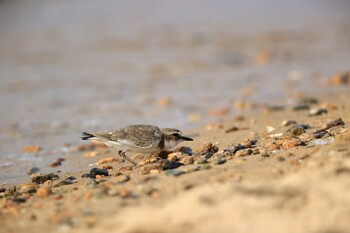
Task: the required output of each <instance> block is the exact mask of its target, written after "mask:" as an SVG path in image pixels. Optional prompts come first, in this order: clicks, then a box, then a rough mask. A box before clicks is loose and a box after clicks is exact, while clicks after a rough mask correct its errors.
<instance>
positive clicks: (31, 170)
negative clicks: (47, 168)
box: [27, 167, 40, 175]
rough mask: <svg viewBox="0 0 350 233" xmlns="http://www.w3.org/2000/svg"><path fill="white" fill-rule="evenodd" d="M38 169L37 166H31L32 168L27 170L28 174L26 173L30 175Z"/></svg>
mask: <svg viewBox="0 0 350 233" xmlns="http://www.w3.org/2000/svg"><path fill="white" fill-rule="evenodd" d="M39 171H40V169H39V168H37V167H33V168H31V169H30V170H29V171H28V172H27V174H28V175H32V174H34V173H38V172H39Z"/></svg>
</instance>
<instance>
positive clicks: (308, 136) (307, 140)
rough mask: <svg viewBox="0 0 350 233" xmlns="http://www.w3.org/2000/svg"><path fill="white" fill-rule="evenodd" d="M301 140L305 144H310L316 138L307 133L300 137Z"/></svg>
mask: <svg viewBox="0 0 350 233" xmlns="http://www.w3.org/2000/svg"><path fill="white" fill-rule="evenodd" d="M299 138H300V140H302V141H303V142H309V141H312V140H314V139H315V136H314V135H312V134H307V133H303V134H301V135H299Z"/></svg>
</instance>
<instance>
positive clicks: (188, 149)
mask: <svg viewBox="0 0 350 233" xmlns="http://www.w3.org/2000/svg"><path fill="white" fill-rule="evenodd" d="M176 151H177V152H181V153H182V154H187V155H193V152H192V149H191V147H188V146H182V147H179V148H178V149H176Z"/></svg>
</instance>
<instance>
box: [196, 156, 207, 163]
mask: <svg viewBox="0 0 350 233" xmlns="http://www.w3.org/2000/svg"><path fill="white" fill-rule="evenodd" d="M205 163H208V160H207V159H206V158H204V157H201V158H199V159H198V160H196V161H195V162H194V164H205Z"/></svg>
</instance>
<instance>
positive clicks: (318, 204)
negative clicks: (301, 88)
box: [0, 93, 350, 232]
mask: <svg viewBox="0 0 350 233" xmlns="http://www.w3.org/2000/svg"><path fill="white" fill-rule="evenodd" d="M318 98H320V99H319V100H320V102H319V103H317V104H312V105H311V108H322V109H323V108H325V109H326V110H327V113H326V114H321V115H318V116H308V111H309V110H301V111H294V110H292V109H290V108H287V109H276V108H269V109H268V110H266V111H262V113H261V114H247V115H242V116H241V117H230V118H228V119H225V120H224V121H221V120H220V121H218V122H214V123H210V124H207V125H204V126H202V127H200V128H196V129H191V130H188V131H187V132H185V133H186V134H190V135H191V134H192V135H198V136H197V137H195V141H194V142H193V143H182V144H180V145H179V146H178V148H182V149H177V150H176V152H174V153H170V152H169V153H170V154H169V153H164V154H161V156H162V157H163V158H164V159H166V160H164V161H162V162H156V161H155V159H154V158H152V157H149V158H147V157H142V156H139V155H135V156H133V159H137V160H140V161H142V162H141V163H144V164H145V165H143V166H141V167H137V168H135V167H131V166H130V164H128V163H127V162H125V163H120V162H119V161H118V157H117V156H115V155H114V153H113V152H111V151H110V150H109V149H108V148H105V147H102V146H100V145H96V144H84V145H83V144H82V145H77V146H81V154H82V155H83V154H89V153H90V155H91V156H93V155H95V156H93V157H90V158H88V159H89V160H94V161H95V162H98V161H100V164H99V165H96V167H99V168H102V169H106V170H107V171H108V176H103V175H97V176H96V177H95V178H89V177H87V178H83V177H82V176H83V175H84V174H86V173H89V171H88V170H84V171H78V172H61V173H53V174H52V175H47V174H46V176H40V175H33V177H36V178H35V179H34V178H32V179H33V181H35V182H26V183H25V184H17V185H15V186H16V188H14V186H11V185H9V186H6V187H3V186H1V187H2V189H1V192H0V194H1V198H0V206H1V210H0V215H1V216H2V218H1V219H0V222H1V223H2V224H3V226H4V228H3V229H4V230H5V231H4V232H58V231H74V232H85V231H91V232H100V231H102V230H111V229H118V232H155V231H157V232H179V231H186V232H213V231H214V230H215V231H222V232H232V231H239V232H277V231H279V232H280V231H283V232H301V231H303V232H305V231H308V232H320V231H324V230H328V231H337V232H346V231H347V229H349V227H350V224H349V223H348V221H347V220H348V218H349V213H350V207H349V206H350V197H349V195H347V193H348V190H347V189H348V188H347V187H349V179H348V178H349V174H350V172H349V171H350V159H349V158H350V151H349V149H348V145H349V142H350V130H349V125H350V112H349V109H350V103H348V101H347V100H348V99H349V98H350V94H347V93H344V94H339V95H336V96H321V97H318ZM339 118H341V119H342V122H343V123H344V124H342V123H340V121H336V120H337V119H339ZM220 119H221V117H220ZM286 120H289V121H290V122H289V123H288V122H286V123H284V124H291V125H288V126H281V123H282V122H283V121H286ZM291 121H296V122H297V126H298V127H296V129H293V130H290V129H291V127H293V124H292V123H293V122H291ZM332 121H333V126H332V124H331V125H329V124H328V126H327V123H329V122H332ZM334 122H336V123H334ZM300 125H308V126H309V127H306V126H305V127H304V126H302V127H300ZM327 127H328V128H327ZM288 129H289V130H288ZM281 134H283V135H281ZM322 134H323V135H322ZM271 136H272V137H271ZM191 151H192V155H188V154H187V153H190V152H191ZM81 159H85V158H84V157H81ZM64 163H65V162H63V165H61V166H64ZM179 165H181V166H179ZM91 168H92V167H91ZM111 168H112V169H111ZM168 168H173V169H168ZM58 169H59V167H58ZM57 176H58V178H57ZM86 176H87V175H85V177H86ZM271 226H273V227H271ZM29 227H30V229H29Z"/></svg>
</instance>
